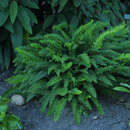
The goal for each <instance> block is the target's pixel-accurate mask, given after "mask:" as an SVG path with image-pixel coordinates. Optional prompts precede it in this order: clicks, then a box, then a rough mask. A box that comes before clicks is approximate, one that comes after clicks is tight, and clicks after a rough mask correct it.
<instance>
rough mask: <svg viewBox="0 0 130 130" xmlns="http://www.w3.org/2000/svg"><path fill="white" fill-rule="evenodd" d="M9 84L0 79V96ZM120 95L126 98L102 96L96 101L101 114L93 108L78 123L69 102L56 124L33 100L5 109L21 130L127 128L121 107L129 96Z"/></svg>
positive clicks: (126, 112)
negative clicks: (101, 108) (99, 105)
mask: <svg viewBox="0 0 130 130" xmlns="http://www.w3.org/2000/svg"><path fill="white" fill-rule="evenodd" d="M11 74H12V71H9V72H8V73H7V72H5V73H3V75H4V76H5V77H9V76H10V75H11ZM0 77H2V76H0ZM5 77H3V78H2V79H4V78H5ZM9 87H10V85H8V83H7V82H4V81H3V80H1V82H0V95H1V94H2V93H3V92H4V91H6V90H7V88H9ZM122 98H124V99H126V101H125V102H123V103H122V102H120V101H119V100H115V99H114V100H113V99H111V98H110V97H108V98H104V97H102V98H101V99H100V102H101V104H102V105H103V108H104V112H105V114H104V116H101V115H99V113H98V112H97V110H96V109H95V108H94V109H93V111H92V112H91V113H89V114H88V116H87V117H82V120H81V124H80V125H76V123H75V121H74V119H73V114H72V112H71V108H70V106H69V105H68V106H67V107H66V108H65V110H64V111H63V113H62V115H61V118H60V120H59V121H57V122H56V123H55V122H54V121H53V116H48V115H47V110H46V111H45V112H44V113H40V104H39V103H38V102H37V101H31V102H29V103H28V104H25V105H23V106H16V105H13V104H9V112H10V113H14V114H16V115H17V116H19V117H20V119H21V121H22V124H23V126H24V130H130V126H129V125H128V122H129V121H130V109H128V107H125V106H126V104H128V105H129V104H130V95H129V94H123V95H122Z"/></svg>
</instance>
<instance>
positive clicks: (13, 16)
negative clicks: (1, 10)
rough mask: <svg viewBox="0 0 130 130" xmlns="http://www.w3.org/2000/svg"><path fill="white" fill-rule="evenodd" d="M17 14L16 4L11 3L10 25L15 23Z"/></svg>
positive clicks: (14, 2)
mask: <svg viewBox="0 0 130 130" xmlns="http://www.w3.org/2000/svg"><path fill="white" fill-rule="evenodd" d="M17 13H18V4H17V2H16V1H12V2H11V4H10V20H11V23H12V24H13V23H14V22H15V19H16V16H17Z"/></svg>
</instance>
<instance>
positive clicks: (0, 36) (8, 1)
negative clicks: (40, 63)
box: [0, 0, 129, 71]
mask: <svg viewBox="0 0 130 130" xmlns="http://www.w3.org/2000/svg"><path fill="white" fill-rule="evenodd" d="M123 2H124V1H120V0H114V1H113V0H108V1H105V0H93V1H92V0H72V1H69V0H20V1H19V0H2V1H1V2H0V71H2V70H4V69H5V68H6V69H8V67H9V65H10V63H11V61H12V57H14V48H16V47H18V46H20V45H22V43H23V40H24V39H26V38H28V35H29V34H32V29H33V34H37V33H39V32H41V33H45V32H48V31H49V32H50V31H51V27H52V26H53V25H54V24H60V23H61V22H66V23H67V24H69V26H70V29H71V31H72V30H73V29H76V27H78V26H79V25H81V24H85V23H87V22H89V21H90V20H91V19H94V20H101V21H105V22H109V23H110V25H117V24H119V23H120V22H121V21H123V16H124V13H125V12H126V10H127V8H128V7H129V2H127V1H125V5H124V3H123ZM38 5H39V6H38ZM126 5H127V6H128V7H127V6H126ZM35 9H37V10H35ZM36 17H37V18H36ZM37 23H38V24H37ZM36 24H37V25H36ZM32 25H33V28H32ZM34 25H36V26H34ZM26 32H28V33H29V34H28V33H26Z"/></svg>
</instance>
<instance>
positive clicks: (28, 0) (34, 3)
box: [21, 0, 39, 9]
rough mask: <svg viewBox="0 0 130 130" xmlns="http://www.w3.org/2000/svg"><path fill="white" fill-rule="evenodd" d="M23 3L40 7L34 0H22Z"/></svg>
mask: <svg viewBox="0 0 130 130" xmlns="http://www.w3.org/2000/svg"><path fill="white" fill-rule="evenodd" d="M21 3H22V4H23V5H24V6H26V7H29V8H33V9H39V7H38V5H37V3H36V2H35V1H34V0H21Z"/></svg>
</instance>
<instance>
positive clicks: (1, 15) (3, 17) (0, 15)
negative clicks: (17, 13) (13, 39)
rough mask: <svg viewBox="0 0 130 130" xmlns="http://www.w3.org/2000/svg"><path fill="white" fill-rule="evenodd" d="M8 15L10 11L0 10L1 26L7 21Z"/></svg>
mask: <svg viewBox="0 0 130 130" xmlns="http://www.w3.org/2000/svg"><path fill="white" fill-rule="evenodd" d="M8 15H9V14H8V12H5V11H4V12H0V27H1V26H2V25H3V24H4V23H5V22H6V20H7V18H8Z"/></svg>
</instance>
